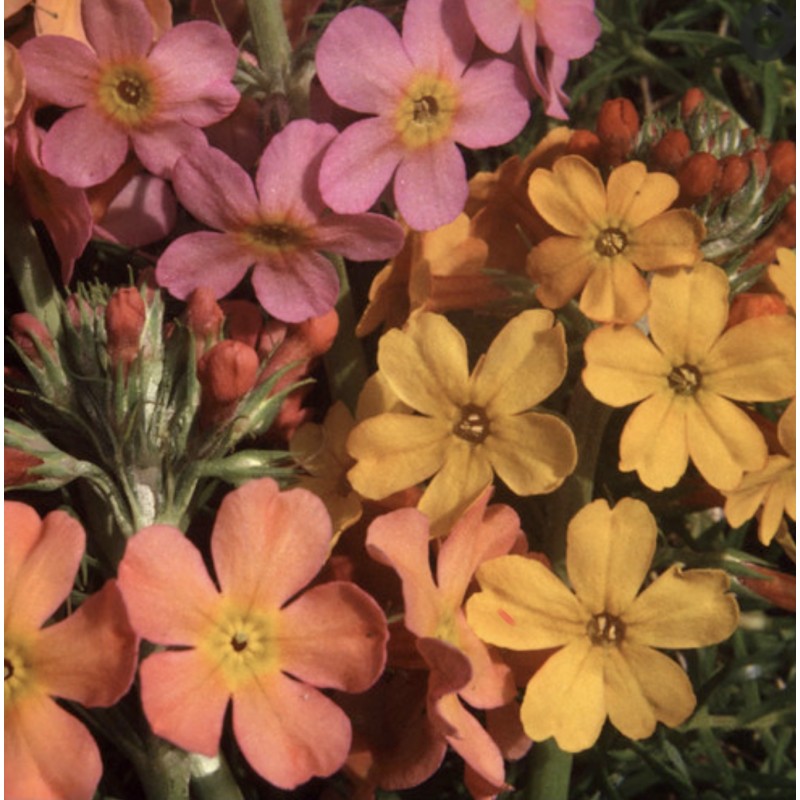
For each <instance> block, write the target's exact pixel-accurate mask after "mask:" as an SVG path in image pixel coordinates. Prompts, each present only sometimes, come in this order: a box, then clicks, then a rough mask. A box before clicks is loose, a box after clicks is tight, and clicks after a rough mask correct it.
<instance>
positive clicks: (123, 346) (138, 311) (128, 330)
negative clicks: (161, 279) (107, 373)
mask: <svg viewBox="0 0 800 800" xmlns="http://www.w3.org/2000/svg"><path fill="white" fill-rule="evenodd" d="M146 316H147V311H146V309H145V306H144V300H142V296H141V295H140V294H139V290H138V289H136V288H134V287H133V286H128V287H126V288H124V289H117V290H116V291H115V292H114V294H113V295H111V299H110V300H109V301H108V304H107V305H106V339H107V343H106V346H107V348H108V357H109V359H110V360H111V364H112V365H113V366H115V367H116V365H117V364H122V365H123V368H124V370H125V373H126V374H127V370H128V367H129V366H130V365H131V363H132V362H133V361H134V360H135V359H136V356H138V355H139V340H140V339H141V336H142V330H144V322H145V318H146Z"/></svg>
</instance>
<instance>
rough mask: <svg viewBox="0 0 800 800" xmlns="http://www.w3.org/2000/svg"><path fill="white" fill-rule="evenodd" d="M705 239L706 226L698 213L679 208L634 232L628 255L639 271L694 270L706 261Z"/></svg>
mask: <svg viewBox="0 0 800 800" xmlns="http://www.w3.org/2000/svg"><path fill="white" fill-rule="evenodd" d="M704 235H705V228H704V227H703V223H702V222H701V221H700V218H699V217H698V216H697V215H696V214H694V212H692V211H689V210H688V209H684V208H676V209H673V210H672V211H667V212H666V213H664V214H659V215H658V216H657V217H655V218H654V219H651V220H649V221H647V222H645V223H644V224H643V225H640V226H639V227H638V228H636V230H635V231H631V233H630V234H628V246H627V247H626V248H625V255H626V256H627V257H628V258H629V259H630V260H631V261H633V263H634V264H636V266H637V267H639V269H665V268H668V267H691V266H692V265H693V264H696V263H697V262H698V261H699V260H700V258H701V257H702V251H701V250H700V242H701V241H702V239H703V236H704Z"/></svg>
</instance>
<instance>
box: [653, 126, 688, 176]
mask: <svg viewBox="0 0 800 800" xmlns="http://www.w3.org/2000/svg"><path fill="white" fill-rule="evenodd" d="M691 149H692V145H691V142H690V141H689V137H688V136H687V135H686V134H685V133H684V132H683V131H679V130H677V129H676V130H671V131H667V132H666V133H665V134H664V135H663V136H662V137H661V139H660V140H659V141H658V142H656V143H655V145H653V148H652V149H651V150H650V159H651V166H652V168H653V169H654V170H658V171H661V172H669V173H670V174H671V175H674V174H675V172H677V171H678V168H679V167H680V166H681V164H683V162H684V161H686V159H687V158H688V157H689V153H690V152H691Z"/></svg>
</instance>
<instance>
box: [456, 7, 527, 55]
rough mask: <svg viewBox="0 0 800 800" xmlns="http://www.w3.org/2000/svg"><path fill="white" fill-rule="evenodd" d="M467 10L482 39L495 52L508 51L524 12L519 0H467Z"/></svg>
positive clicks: (512, 43)
mask: <svg viewBox="0 0 800 800" xmlns="http://www.w3.org/2000/svg"><path fill="white" fill-rule="evenodd" d="M466 5H467V12H468V13H469V18H470V20H472V24H473V25H474V26H475V30H476V31H477V33H478V36H480V38H481V41H483V43H484V44H485V45H487V46H488V47H489V48H490V49H492V50H494V51H495V53H506V52H508V51H509V50H510V49H511V48H512V46H513V45H514V42H515V41H516V38H517V34H518V33H519V26H520V22H521V21H522V19H523V18H524V12H523V11H522V9H521V8H520V6H519V1H518V0H466Z"/></svg>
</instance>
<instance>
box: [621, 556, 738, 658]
mask: <svg viewBox="0 0 800 800" xmlns="http://www.w3.org/2000/svg"><path fill="white" fill-rule="evenodd" d="M729 588H730V578H729V577H728V576H727V574H726V573H725V572H723V571H722V570H721V569H690V570H686V571H684V570H683V569H682V568H681V565H680V564H673V565H672V566H670V568H669V569H668V570H667V571H666V572H664V573H663V574H661V575H659V577H658V578H656V580H655V581H653V583H651V584H650V585H649V586H648V587H647V588H646V589H645V590H644V591H643V592H642V593H641V594H640V595H639V596H638V597H637V598H636V600H635V601H634V603H633V605H631V606H630V608H628V609H627V611H625V614H624V616H623V622H624V624H625V642H626V643H631V644H638V645H647V646H649V647H659V648H684V647H706V646H707V645H711V644H717V643H718V642H721V641H723V640H725V639H727V638H728V637H729V636H730V635H731V634H732V633H733V632H734V631H735V630H736V626H737V625H738V623H739V607H738V606H737V604H736V598H735V597H734V595H733V594H731V593H730V592H729V591H728V590H729Z"/></svg>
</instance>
